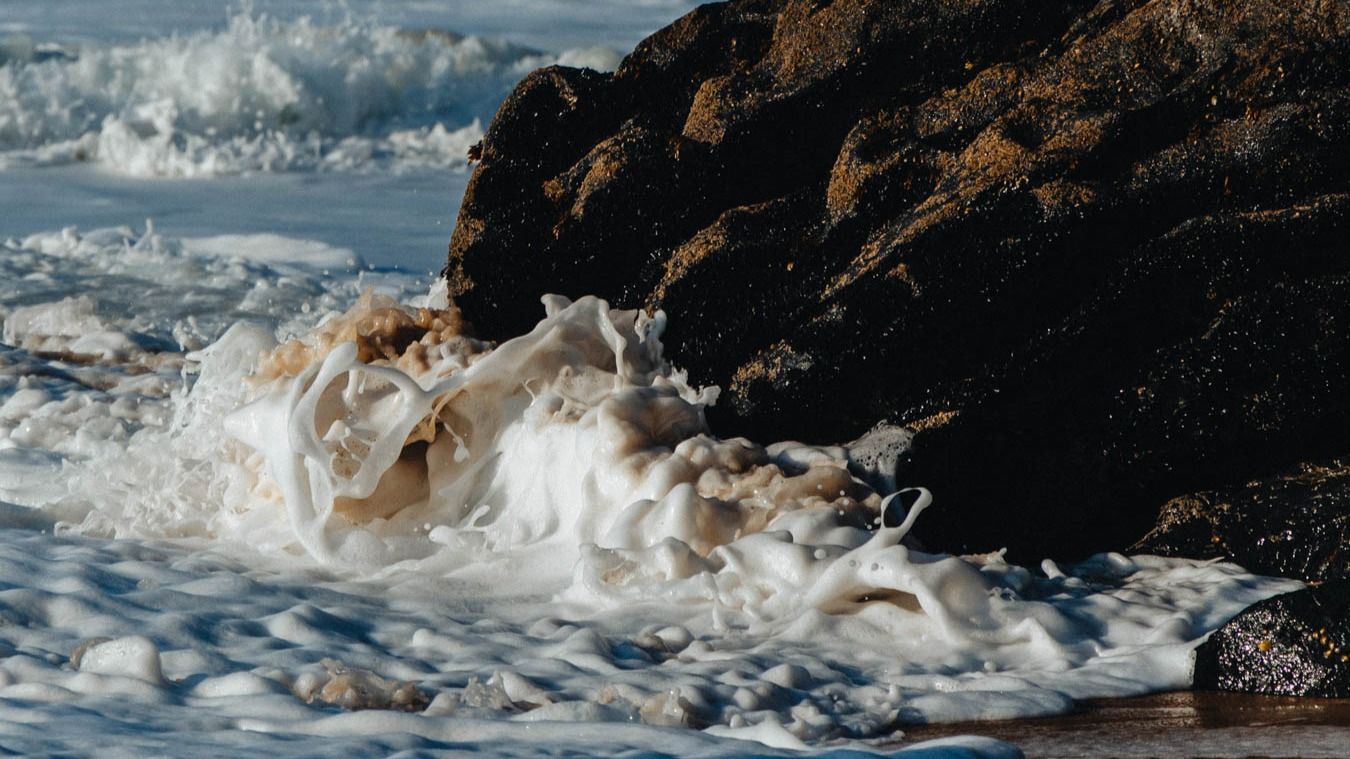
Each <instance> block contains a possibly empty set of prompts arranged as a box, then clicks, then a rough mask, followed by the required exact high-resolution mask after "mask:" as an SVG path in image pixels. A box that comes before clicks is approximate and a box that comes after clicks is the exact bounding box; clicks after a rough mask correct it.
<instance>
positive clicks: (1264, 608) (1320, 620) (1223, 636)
mask: <svg viewBox="0 0 1350 759" xmlns="http://www.w3.org/2000/svg"><path fill="white" fill-rule="evenodd" d="M1195 687H1196V688H1199V689H1206V690H1231V691H1241V692H1244V693H1268V694H1273V695H1282V696H1321V697H1327V698H1350V581H1347V580H1336V581H1331V582H1327V583H1324V584H1322V585H1320V586H1318V587H1315V588H1307V589H1305V590H1300V591H1296V592H1293V593H1286V594H1284V595H1282V596H1276V597H1275V598H1271V599H1267V600H1265V601H1262V602H1261V603H1258V604H1256V605H1254V606H1252V607H1250V608H1248V609H1247V610H1246V611H1244V612H1242V613H1241V614H1239V615H1238V616H1237V617H1235V618H1233V619H1232V620H1231V621H1229V622H1228V624H1226V625H1224V626H1223V627H1221V628H1219V629H1218V630H1217V631H1215V632H1214V634H1213V635H1211V636H1210V638H1209V640H1207V641H1205V643H1204V644H1202V645H1201V646H1200V648H1199V649H1197V650H1196V654H1195Z"/></svg>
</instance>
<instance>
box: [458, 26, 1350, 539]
mask: <svg viewBox="0 0 1350 759" xmlns="http://www.w3.org/2000/svg"><path fill="white" fill-rule="evenodd" d="M475 155H476V156H477V158H478V159H479V160H480V163H479V164H478V166H477V168H476V169H475V171H474V174H473V176H472V178H471V180H470V183H469V187H468V191H467V193H466V196H465V198H464V201H463V206H462V208H461V211H460V216H459V221H458V224H457V226H456V229H455V231H454V235H453V237H452V239H451V243H450V251H449V261H448V263H447V266H446V269H445V275H446V277H447V278H448V280H449V283H450V285H451V290H452V292H453V293H454V294H455V297H456V300H457V302H458V303H459V305H460V306H461V307H462V308H463V309H464V311H465V313H466V315H467V316H468V318H469V319H470V320H471V321H473V322H474V323H475V324H476V325H477V327H478V330H479V332H480V333H482V334H484V335H485V336H488V337H503V336H507V335H511V334H515V333H519V332H520V331H522V330H524V329H526V328H528V327H529V326H531V325H533V324H534V323H535V321H536V320H537V319H538V317H539V316H540V313H541V309H540V307H539V305H538V298H539V296H540V294H542V293H545V292H560V293H563V294H565V295H569V296H579V295H582V294H584V293H594V294H598V295H601V296H603V297H605V298H608V299H609V300H611V302H613V303H616V304H618V305H622V306H626V307H638V306H642V307H648V308H663V309H665V310H666V311H667V312H668V313H669V314H670V316H671V324H672V327H671V329H670V332H669V334H668V335H667V339H666V342H667V345H668V348H669V354H670V355H671V357H672V359H673V360H674V362H675V363H676V364H677V365H679V366H682V367H685V368H687V369H688V370H689V371H690V373H691V375H692V377H693V379H694V380H695V381H698V382H702V383H716V384H719V385H721V386H722V387H723V388H724V389H725V394H724V400H723V402H722V403H721V404H720V405H719V407H718V409H716V410H715V412H714V413H713V414H712V421H713V423H714V425H715V428H716V429H717V431H718V432H719V433H721V434H728V435H729V434H745V435H748V436H752V437H755V438H757V439H762V440H773V439H781V438H798V439H805V440H808V441H815V442H839V441H845V440H848V439H850V438H853V437H854V436H856V435H858V434H859V433H861V432H863V431H865V430H867V429H868V428H870V427H871V426H872V425H873V424H874V423H876V422H878V421H883V420H884V421H888V422H890V423H893V424H895V425H900V426H903V427H907V428H908V429H909V430H910V431H912V432H913V433H914V436H913V447H912V449H911V450H910V451H909V452H908V453H907V454H906V456H904V457H902V461H901V471H900V472H899V480H900V481H902V482H904V483H913V484H923V485H925V486H927V487H929V488H930V489H932V491H933V492H934V495H935V497H936V499H937V501H936V504H935V508H933V509H930V510H929V511H928V512H927V513H925V515H924V517H923V519H922V520H920V522H919V525H918V527H917V529H916V532H917V533H918V534H919V537H920V538H921V539H922V540H923V541H924V542H925V543H926V544H927V545H929V546H931V547H934V548H941V549H944V550H948V551H957V552H960V551H987V550H991V549H995V548H998V547H1001V546H1007V547H1008V548H1010V557H1011V558H1013V559H1017V560H1022V561H1029V560H1038V559H1039V558H1040V557H1041V556H1045V555H1055V556H1060V557H1065V556H1073V555H1081V554H1085V553H1089V552H1093V551H1097V550H1102V549H1112V548H1113V549H1123V548H1126V547H1128V546H1130V545H1131V544H1133V543H1134V542H1135V541H1136V540H1138V539H1139V538H1140V536H1142V535H1144V534H1145V533H1146V532H1148V531H1149V529H1150V528H1151V527H1152V526H1153V524H1154V520H1155V517H1156V516H1157V515H1158V511H1159V507H1160V505H1161V504H1163V503H1165V502H1167V501H1168V500H1169V499H1173V498H1175V497H1177V496H1180V495H1182V494H1186V493H1208V492H1233V491H1234V489H1238V488H1241V487H1244V486H1245V485H1246V484H1247V483H1249V482H1253V481H1262V482H1265V481H1272V480H1274V479H1276V478H1279V477H1282V476H1285V475H1286V473H1288V472H1290V471H1292V470H1294V469H1295V468H1296V467H1298V466H1299V465H1300V464H1303V463H1306V462H1326V461H1333V460H1336V459H1338V458H1340V457H1342V456H1346V455H1350V437H1347V435H1346V434H1345V430H1346V429H1347V424H1348V423H1350V243H1347V240H1350V236H1348V235H1347V232H1348V231H1350V224H1348V223H1347V213H1348V212H1350V3H1347V2H1346V1H1345V0H1334V1H1331V2H1320V1H1318V0H1312V1H1310V2H1300V3H1293V2H1288V1H1287V0H1214V1H1213V2H1190V1H1189V0H1152V1H1150V2H1142V1H1140V0H1105V1H1102V2H1096V1H1090V2H1074V1H1070V0H1048V1H1047V0H907V1H897V0H834V1H833V2H831V1H830V0H736V1H735V2H731V3H723V4H714V5H709V6H704V7H702V8H699V9H698V10H695V11H694V12H692V13H691V14H689V15H688V16H686V17H684V18H682V19H680V20H679V21H677V22H675V23H674V24H672V25H671V26H670V27H668V28H666V29H664V30H662V31H660V32H658V33H657V34H655V35H653V36H652V37H650V38H648V39H647V40H645V41H644V42H642V43H641V44H640V45H639V46H638V47H637V49H636V50H634V51H633V52H632V54H631V55H629V56H628V57H627V58H626V59H625V60H624V62H623V64H622V65H621V66H620V68H619V70H618V71H616V72H615V73H613V74H598V73H594V72H590V71H581V70H574V69H566V68H549V69H544V70H541V71H539V72H536V73H534V74H532V75H530V76H529V77H527V78H526V79H525V80H524V81H523V82H522V83H521V84H520V85H519V86H518V87H517V88H516V90H515V92H513V93H512V94H511V96H510V97H509V98H508V99H507V101H506V102H505V103H504V104H503V105H502V107H501V110H500V111H499V112H498V114H497V116H496V118H495V119H494V120H493V122H492V124H491V126H490V127H489V129H488V131H487V134H486V136H485V138H484V140H483V142H482V143H481V145H480V146H478V147H477V148H476V150H475ZM1244 492H1245V491H1244ZM1263 492H1264V491H1262V490H1261V488H1259V487H1257V488H1255V489H1253V490H1252V491H1251V495H1252V498H1248V499H1247V500H1243V501H1242V503H1243V506H1242V508H1243V509H1250V510H1251V511H1250V513H1251V514H1258V512H1260V510H1261V509H1264V508H1266V506H1265V505H1264V501H1263V500H1262V499H1263V496H1262V493H1263ZM1244 498H1245V496H1244ZM1230 500H1231V499H1230ZM1281 508H1283V507H1281ZM1294 511H1297V508H1294ZM1244 513H1245V512H1244ZM1288 513H1293V512H1292V511H1291V512H1288ZM1258 519H1259V517H1258ZM1244 524H1245V523H1244ZM1241 529H1246V528H1241ZM1241 529H1240V528H1238V527H1233V528H1231V529H1230V528H1224V530H1221V531H1220V532H1221V533H1222V535H1221V536H1220V540H1224V539H1226V538H1224V537H1222V536H1226V535H1230V534H1231V535H1233V536H1234V540H1240V539H1241V538H1240V535H1239V533H1240V531H1241ZM1261 529H1265V528H1261ZM1159 545H1161V544H1159ZM1188 550H1189V549H1188ZM1317 561H1322V559H1318V560H1317ZM1327 561H1330V562H1331V564H1335V561H1336V560H1327ZM1338 566H1343V564H1341V565H1338Z"/></svg>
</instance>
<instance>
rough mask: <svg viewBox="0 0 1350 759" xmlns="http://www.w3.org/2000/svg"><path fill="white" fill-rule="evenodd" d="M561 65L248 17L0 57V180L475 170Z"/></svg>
mask: <svg viewBox="0 0 1350 759" xmlns="http://www.w3.org/2000/svg"><path fill="white" fill-rule="evenodd" d="M555 62H563V63H566V64H568V65H574V66H589V67H592V68H612V67H613V66H615V65H617V62H618V56H617V55H616V54H615V53H614V52H613V51H611V50H609V49H607V48H602V47H591V48H584V49H576V50H567V51H563V52H562V53H560V54H547V53H543V52H540V51H537V50H532V49H529V48H525V47H521V46H519V45H514V44H511V43H508V42H504V41H500V40H494V39H490V38H483V37H475V36H460V35H458V34H455V33H452V32H448V31H443V30H436V29H432V30H426V29H421V30H407V29H399V28H395V27H391V26H383V25H379V24H377V23H374V22H363V21H355V20H347V21H345V22H343V23H339V24H331V25H322V24H318V23H315V22H313V21H311V20H310V19H308V18H300V19H298V20H279V19H276V18H274V17H270V16H267V15H250V14H247V13H238V14H235V15H234V16H232V17H231V18H230V20H229V23H228V25H227V27H226V28H225V29H224V30H222V31H199V32H193V33H190V34H185V35H181V36H179V35H175V36H170V37H161V38H156V39H147V40H144V41H141V42H138V43H135V44H129V45H89V46H86V47H84V48H82V49H76V48H73V47H71V48H61V47H55V46H50V45H41V44H37V43H34V42H33V41H32V40H30V39H27V38H18V37H13V38H10V39H9V40H7V42H6V44H5V45H3V46H0V168H2V167H4V166H6V165H10V166H13V165H53V164H66V163H71V162H79V161H91V162H96V163H98V164H99V165H100V166H102V167H104V168H107V169H110V170H113V171H116V172H119V173H124V174H131V175H137V176H206V175H215V174H237V173H241V172H249V171H294V170H321V171H327V170H339V171H353V170H354V171H368V170H391V169H392V170H400V169H408V168H444V167H454V166H462V165H464V162H465V160H466V158H465V156H466V151H467V149H468V147H469V146H470V145H472V144H473V143H474V142H475V141H477V140H478V139H479V138H480V137H481V134H482V127H481V124H482V123H483V122H484V121H486V120H487V118H489V117H490V116H491V114H492V112H493V111H494V110H495V109H496V106H497V104H498V103H499V102H500V100H501V98H502V97H503V96H504V95H505V94H506V92H507V91H508V90H509V89H510V87H511V85H512V84H514V82H515V81H517V80H518V79H520V77H521V76H523V75H524V74H525V73H527V72H529V71H530V70H531V69H534V68H537V67H539V66H544V65H549V64H551V63H555Z"/></svg>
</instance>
